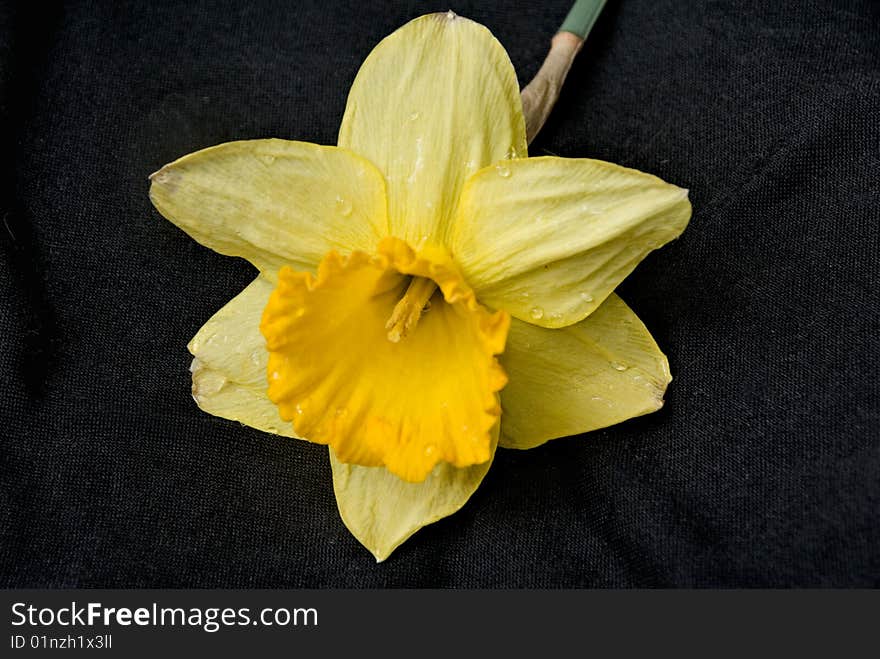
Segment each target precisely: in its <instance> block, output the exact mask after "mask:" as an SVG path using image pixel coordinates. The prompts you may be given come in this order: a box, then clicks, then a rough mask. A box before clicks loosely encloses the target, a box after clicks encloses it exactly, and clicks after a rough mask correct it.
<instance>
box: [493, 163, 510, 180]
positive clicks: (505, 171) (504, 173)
mask: <svg viewBox="0 0 880 659" xmlns="http://www.w3.org/2000/svg"><path fill="white" fill-rule="evenodd" d="M495 171H496V172H498V176H500V177H501V178H507V177H508V176H510V167H508V166H507V165H495Z"/></svg>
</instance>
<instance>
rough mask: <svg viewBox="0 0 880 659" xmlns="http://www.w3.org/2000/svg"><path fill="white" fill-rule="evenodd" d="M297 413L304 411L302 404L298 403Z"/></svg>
mask: <svg viewBox="0 0 880 659" xmlns="http://www.w3.org/2000/svg"><path fill="white" fill-rule="evenodd" d="M296 413H297V414H302V413H303V408H302V406H301V405H299V404H297V406H296Z"/></svg>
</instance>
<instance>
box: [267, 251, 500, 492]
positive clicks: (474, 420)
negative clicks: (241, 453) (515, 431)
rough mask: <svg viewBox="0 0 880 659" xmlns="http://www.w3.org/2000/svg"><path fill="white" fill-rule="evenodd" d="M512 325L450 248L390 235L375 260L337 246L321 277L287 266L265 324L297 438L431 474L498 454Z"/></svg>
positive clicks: (272, 371) (272, 388)
mask: <svg viewBox="0 0 880 659" xmlns="http://www.w3.org/2000/svg"><path fill="white" fill-rule="evenodd" d="M431 303H433V307H432V309H431V313H429V314H425V313H424V311H425V307H426V305H427V304H431ZM417 324H418V332H416V331H414V330H415V327H416V325H417ZM509 326H510V317H509V316H508V315H507V314H506V313H505V312H503V311H495V312H493V311H489V310H488V309H485V308H484V307H482V306H481V305H480V304H479V303H478V302H477V300H476V298H475V297H474V294H473V291H472V290H471V289H470V287H469V286H468V285H467V283H466V282H465V281H464V279H463V278H462V277H461V275H460V274H459V272H458V269H457V268H456V267H455V264H454V263H453V262H452V259H451V258H450V256H449V254H448V252H445V250H443V249H442V248H437V249H436V250H431V249H423V251H422V252H419V253H416V252H415V251H414V250H412V249H411V248H410V247H409V246H408V245H407V244H406V243H405V242H403V241H402V240H398V239H396V238H386V239H384V240H383V241H382V242H381V243H380V244H379V246H378V253H377V254H376V255H375V256H371V255H368V254H365V253H363V252H352V253H351V254H350V255H348V256H345V257H343V256H341V255H339V254H337V253H335V252H330V253H328V254H327V255H326V256H325V257H324V259H323V260H322V261H321V264H320V265H319V267H318V272H317V276H313V275H311V274H310V273H305V272H294V271H293V270H291V269H290V268H282V269H281V270H280V271H279V273H278V286H277V287H276V289H275V291H274V292H273V293H272V295H271V296H270V298H269V302H268V304H267V305H266V309H265V311H264V312H263V320H262V323H261V325H260V330H261V331H262V333H263V336H265V338H266V349H267V351H268V352H269V360H268V376H269V387H268V391H267V393H268V396H269V398H270V399H271V400H272V402H274V403H275V404H276V405H277V406H278V411H279V413H280V415H281V418H283V419H284V420H286V421H290V422H292V423H293V426H294V430H295V431H296V434H297V435H299V436H300V437H307V438H308V439H309V440H311V441H313V442H318V443H320V444H329V445H330V446H331V447H332V448H333V451H334V453H335V454H336V457H337V458H338V459H339V460H340V461H342V462H348V463H352V464H359V465H363V466H368V467H369V466H372V467H378V466H381V465H384V466H385V467H386V468H387V469H388V470H389V471H391V472H392V473H394V474H396V475H397V476H399V477H400V478H402V479H404V480H407V481H413V482H417V481H422V480H424V479H425V478H427V476H428V474H430V473H431V470H432V469H433V468H434V466H435V465H436V464H437V463H438V462H447V463H449V464H452V465H454V466H456V467H468V466H470V465H474V464H480V463H483V462H486V461H487V460H489V459H490V457H491V455H492V433H493V432H497V430H494V431H493V429H494V428H495V426H496V425H497V423H498V418H499V416H500V415H501V406H500V403H499V401H498V391H499V390H500V389H501V388H502V387H503V386H504V385H505V383H506V382H507V376H506V375H505V373H504V370H503V369H502V368H501V365H500V364H499V363H498V359H497V355H498V354H500V353H501V352H502V351H503V350H504V343H505V340H506V339H507V331H508V329H509ZM403 337H407V339H406V341H403V340H402V339H403Z"/></svg>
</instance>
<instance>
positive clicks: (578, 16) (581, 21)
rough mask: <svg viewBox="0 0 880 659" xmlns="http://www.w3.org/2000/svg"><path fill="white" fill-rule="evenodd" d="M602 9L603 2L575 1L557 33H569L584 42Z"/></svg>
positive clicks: (597, 0)
mask: <svg viewBox="0 0 880 659" xmlns="http://www.w3.org/2000/svg"><path fill="white" fill-rule="evenodd" d="M603 7H605V0H575V3H574V4H573V5H572V7H571V9H570V10H569V12H568V16H566V17H565V20H564V21H562V26H561V27H560V28H559V31H560V32H571V33H572V34H576V35H577V36H579V37H580V38H581V39H583V40H584V41H586V39H587V35H588V34H589V33H590V30H592V29H593V25H594V24H595V22H596V19H597V18H599V14H601V13H602V8H603Z"/></svg>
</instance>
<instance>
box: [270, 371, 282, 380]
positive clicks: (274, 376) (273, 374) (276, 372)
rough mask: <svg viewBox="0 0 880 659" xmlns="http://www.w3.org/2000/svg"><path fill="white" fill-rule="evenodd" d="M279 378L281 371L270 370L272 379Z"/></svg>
mask: <svg viewBox="0 0 880 659" xmlns="http://www.w3.org/2000/svg"><path fill="white" fill-rule="evenodd" d="M279 378H281V373H279V372H278V371H272V379H273V380H278V379H279Z"/></svg>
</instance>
